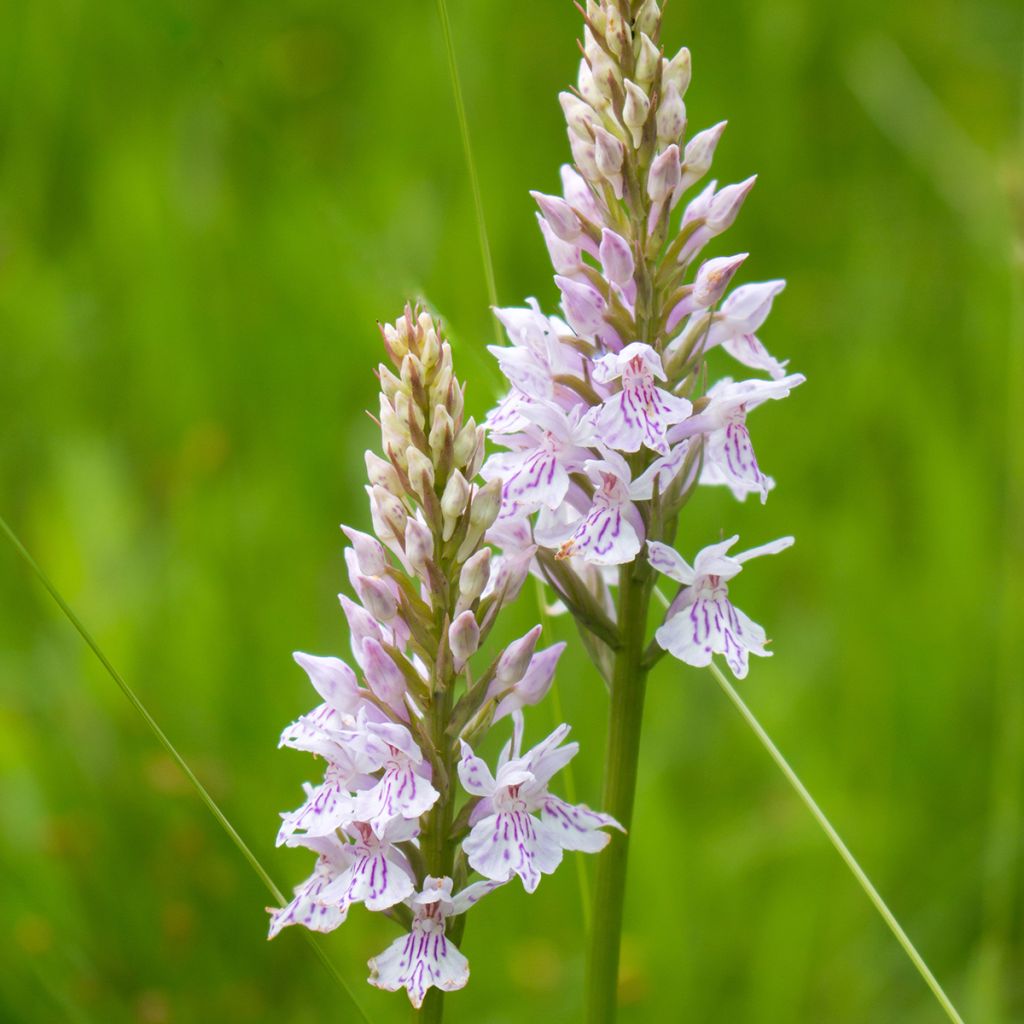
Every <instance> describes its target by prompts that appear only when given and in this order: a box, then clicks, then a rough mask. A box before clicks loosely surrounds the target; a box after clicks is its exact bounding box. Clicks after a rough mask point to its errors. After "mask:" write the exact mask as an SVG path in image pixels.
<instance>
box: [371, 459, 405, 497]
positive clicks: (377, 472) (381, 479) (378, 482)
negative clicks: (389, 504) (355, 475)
mask: <svg viewBox="0 0 1024 1024" xmlns="http://www.w3.org/2000/svg"><path fill="white" fill-rule="evenodd" d="M365 459H366V476H367V478H368V479H369V481H370V483H371V484H372V485H374V486H377V487H383V488H384V490H386V491H390V492H391V493H392V494H398V493H399V492H400V491H401V489H402V484H401V482H400V481H399V479H398V473H396V472H395V467H394V466H392V465H391V463H390V462H388V460H387V459H382V458H381V457H380V456H379V455H377V454H376V453H375V452H371V451H368V452H367V453H366V455H365Z"/></svg>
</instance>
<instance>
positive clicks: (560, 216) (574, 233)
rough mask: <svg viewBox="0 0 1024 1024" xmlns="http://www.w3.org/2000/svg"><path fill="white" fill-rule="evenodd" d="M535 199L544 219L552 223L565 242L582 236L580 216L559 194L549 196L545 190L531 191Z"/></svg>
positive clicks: (553, 229) (552, 228) (552, 227)
mask: <svg viewBox="0 0 1024 1024" xmlns="http://www.w3.org/2000/svg"><path fill="white" fill-rule="evenodd" d="M530 195H531V196H533V198H534V201H535V202H536V203H537V205H538V206H539V207H540V212H541V213H542V214H543V215H544V219H545V220H546V221H547V222H548V224H550V225H551V230H552V231H554V233H555V234H556V235H558V237H559V238H561V239H562V241H564V242H575V241H576V239H577V238H579V237H580V233H581V231H582V228H581V227H580V220H579V217H577V216H576V214H575V213H573V212H572V209H571V208H570V207H569V204H568V203H567V202H566V201H565V200H564V199H559V198H558V196H547V195H545V194H544V193H543V192H531V193H530Z"/></svg>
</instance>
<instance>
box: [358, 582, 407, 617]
mask: <svg viewBox="0 0 1024 1024" xmlns="http://www.w3.org/2000/svg"><path fill="white" fill-rule="evenodd" d="M352 586H353V587H355V590H356V593H357V594H358V595H359V600H360V601H362V603H363V607H364V608H365V609H366V610H367V611H368V612H369V613H370V614H371V615H372V616H373V617H374V618H375V619H376V620H377V621H378V622H388V621H389V620H390V619H393V618H394V617H395V615H396V613H397V612H398V601H397V600H396V599H395V595H394V594H393V593H392V591H391V590H390V588H389V587H388V585H387V584H386V583H384V582H383V580H379V579H376V578H375V577H373V576H360V575H359V574H358V573H355V574H353V576H352Z"/></svg>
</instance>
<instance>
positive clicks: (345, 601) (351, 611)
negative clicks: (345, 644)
mask: <svg viewBox="0 0 1024 1024" xmlns="http://www.w3.org/2000/svg"><path fill="white" fill-rule="evenodd" d="M338 600H339V601H340V602H341V610H342V611H343V612H344V613H345V620H346V621H347V622H348V631H349V635H350V639H351V641H352V653H353V654H354V655H355V658H356V660H357V661H358V662H359V663H360V665H361V664H362V657H363V641H364V640H365V639H366V638H367V637H373V639H375V640H381V639H383V635H384V634H383V633H382V632H381V629H380V626H379V625H378V623H377V620H376V619H375V618H374V617H373V616H372V615H371V614H370V613H369V612H368V611H367V610H366V609H365V608H363V607H362V605H358V604H356V603H355V601H353V600H352V598H350V597H349V596H348V595H347V594H339V595H338Z"/></svg>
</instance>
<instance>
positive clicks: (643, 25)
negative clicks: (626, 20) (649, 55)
mask: <svg viewBox="0 0 1024 1024" xmlns="http://www.w3.org/2000/svg"><path fill="white" fill-rule="evenodd" d="M660 25H661V10H660V9H659V7H658V4H657V0H644V3H643V4H642V5H641V7H640V10H639V11H637V12H636V17H635V18H634V19H633V27H634V28H635V29H636V31H637V32H646V33H647V35H649V36H651V37H652V38H653V37H654V36H655V35H656V34H657V32H658V28H659V26H660Z"/></svg>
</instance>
